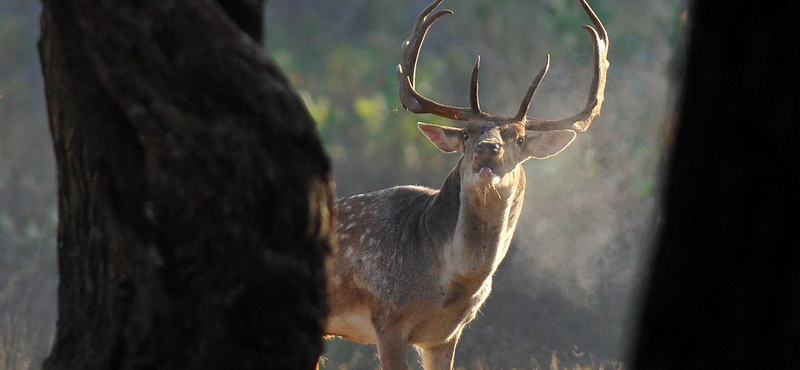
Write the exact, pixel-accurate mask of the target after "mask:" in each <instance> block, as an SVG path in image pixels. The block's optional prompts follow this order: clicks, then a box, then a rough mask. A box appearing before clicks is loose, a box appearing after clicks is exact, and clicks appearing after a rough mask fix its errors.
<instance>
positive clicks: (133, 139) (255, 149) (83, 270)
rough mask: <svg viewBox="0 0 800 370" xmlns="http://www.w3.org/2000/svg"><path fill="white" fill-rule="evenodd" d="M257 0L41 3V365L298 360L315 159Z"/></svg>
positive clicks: (328, 225)
mask: <svg viewBox="0 0 800 370" xmlns="http://www.w3.org/2000/svg"><path fill="white" fill-rule="evenodd" d="M262 6H263V2H262V1H260V0H225V1H223V0H220V1H218V2H213V1H196V0H176V1H162V0H141V1H132V0H131V1H125V0H119V1H106V0H102V1H90V0H58V1H56V0H45V1H44V7H43V13H42V35H41V40H40V42H39V52H40V56H41V61H42V70H43V73H44V77H45V86H46V98H47V105H48V113H49V117H50V127H51V131H52V135H53V143H54V146H55V153H56V162H57V170H58V197H59V225H58V264H59V276H60V287H59V293H58V302H59V308H58V324H57V330H56V338H55V342H54V345H53V349H52V352H51V354H50V356H49V357H48V358H47V359H46V361H45V364H44V369H48V370H54V369H181V368H184V369H189V368H190V369H312V368H314V366H315V364H316V360H317V358H318V356H319V354H320V353H321V351H322V321H323V320H324V317H325V315H326V313H327V306H326V303H325V302H326V301H325V299H326V297H325V268H326V267H325V258H326V257H327V254H328V253H329V252H330V248H331V246H332V245H333V244H332V243H333V241H334V234H333V233H334V232H335V229H334V227H333V225H335V223H334V222H335V219H334V215H333V185H332V181H331V175H330V164H329V162H328V159H327V157H326V155H325V154H324V152H323V149H322V146H321V142H320V139H319V137H318V134H317V132H316V128H315V125H314V123H313V121H312V119H311V117H310V116H309V114H308V113H307V111H306V109H305V106H304V105H303V104H302V101H301V100H300V99H299V98H298V97H297V95H296V94H295V93H294V91H293V90H292V88H291V86H290V85H289V83H288V82H287V80H286V78H285V77H284V76H283V75H282V74H281V72H280V71H279V70H278V68H277V67H276V66H275V64H274V63H273V62H272V61H271V60H270V59H269V58H268V56H267V55H266V54H265V52H264V49H263V47H262V45H261V43H262V40H261V32H262V28H263V27H262V20H261V14H262Z"/></svg>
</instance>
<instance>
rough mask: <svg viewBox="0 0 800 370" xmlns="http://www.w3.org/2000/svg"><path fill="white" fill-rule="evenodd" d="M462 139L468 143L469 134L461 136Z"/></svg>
mask: <svg viewBox="0 0 800 370" xmlns="http://www.w3.org/2000/svg"><path fill="white" fill-rule="evenodd" d="M461 138H462V139H464V141H467V140H469V134H468V133H466V132H465V133H463V134H461Z"/></svg>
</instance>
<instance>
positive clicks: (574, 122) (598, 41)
mask: <svg viewBox="0 0 800 370" xmlns="http://www.w3.org/2000/svg"><path fill="white" fill-rule="evenodd" d="M580 1H581V5H582V6H583V9H584V10H585V11H586V14H588V15H589V18H591V20H592V23H593V24H594V28H593V27H591V26H588V25H587V26H583V28H584V29H586V31H588V32H589V35H590V36H592V40H593V41H594V77H593V78H592V84H591V87H590V88H589V98H588V102H587V104H586V107H585V108H584V109H583V110H582V111H581V112H580V113H578V114H576V115H574V116H572V117H568V118H564V119H560V120H540V119H536V118H530V119H528V120H527V123H526V129H528V130H537V131H550V130H563V129H570V130H574V131H576V132H584V131H586V129H588V128H589V126H590V125H591V124H592V121H593V120H594V118H595V117H597V116H599V115H600V109H601V108H602V105H603V100H604V91H605V88H606V74H607V72H608V67H609V63H608V59H607V56H608V33H607V32H606V29H605V27H603V23H602V22H600V19H599V18H598V17H597V15H596V14H595V13H594V10H592V8H591V7H590V6H589V4H588V3H587V2H586V0H580Z"/></svg>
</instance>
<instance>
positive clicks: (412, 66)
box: [397, 0, 485, 121]
mask: <svg viewBox="0 0 800 370" xmlns="http://www.w3.org/2000/svg"><path fill="white" fill-rule="evenodd" d="M442 1H444V0H435V1H434V2H433V4H431V5H429V6H428V7H427V8H425V9H424V10H423V11H422V13H420V14H419V16H418V17H417V21H416V22H415V23H414V29H413V31H412V32H411V36H410V37H409V38H408V39H407V40H406V41H405V42H403V64H402V65H398V66H397V79H398V80H400V102H401V103H402V104H403V106H404V107H405V108H406V109H408V110H410V111H412V112H414V113H431V114H435V115H437V116H440V117H445V118H450V119H454V120H458V121H468V120H470V119H472V118H475V117H481V116H485V114H484V113H483V112H481V108H480V104H479V101H478V68H479V67H480V64H481V58H480V57H478V59H477V60H476V61H475V67H473V69H472V83H471V86H470V98H469V102H470V107H469V108H462V107H452V106H449V105H444V104H440V103H437V102H435V101H433V100H430V99H428V98H426V97H424V96H422V95H421V94H420V93H418V92H417V90H416V89H415V86H416V80H415V74H416V70H417V60H418V59H419V49H420V47H422V42H423V41H425V35H426V34H427V33H428V29H430V27H431V25H433V22H436V20H437V19H439V17H441V16H443V15H445V14H453V11H452V10H450V9H444V10H439V11H438V12H436V13H433V14H432V15H431V12H433V10H434V9H436V7H437V6H439V4H441V3H442Z"/></svg>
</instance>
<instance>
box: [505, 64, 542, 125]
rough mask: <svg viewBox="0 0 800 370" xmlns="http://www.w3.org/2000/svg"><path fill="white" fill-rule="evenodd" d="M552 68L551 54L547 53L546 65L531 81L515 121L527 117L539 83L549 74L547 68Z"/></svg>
mask: <svg viewBox="0 0 800 370" xmlns="http://www.w3.org/2000/svg"><path fill="white" fill-rule="evenodd" d="M548 69H550V54H547V59H546V60H545V62H544V67H542V70H541V71H539V74H538V75H536V77H534V79H533V82H531V86H530V87H529V88H528V92H527V93H525V97H524V98H523V99H522V104H520V106H519V111H517V115H516V116H514V120H515V121H522V119H524V118H525V115H527V114H528V109H529V108H530V106H531V99H533V94H534V93H535V92H536V89H537V88H538V87H539V83H540V82H542V79H543V78H544V75H546V74H547V70H548Z"/></svg>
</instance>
